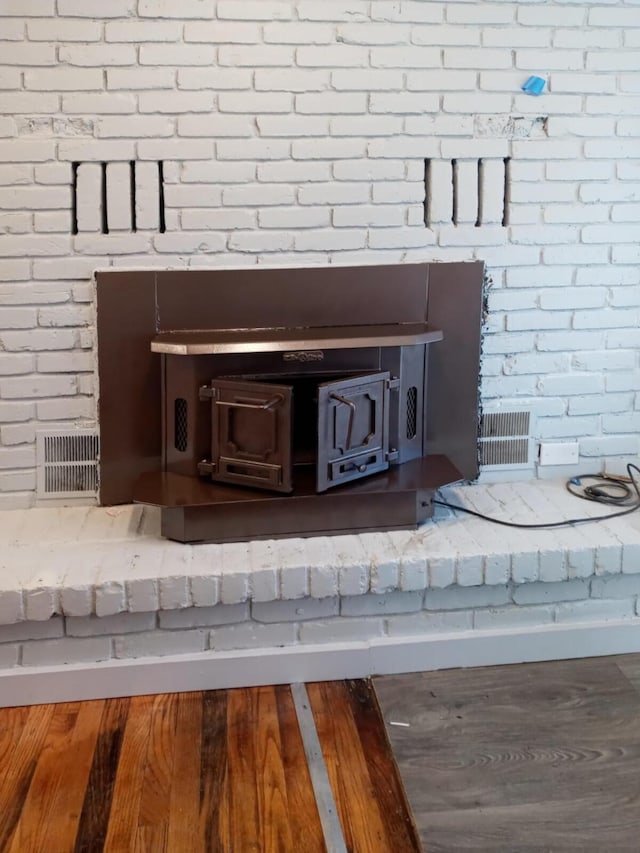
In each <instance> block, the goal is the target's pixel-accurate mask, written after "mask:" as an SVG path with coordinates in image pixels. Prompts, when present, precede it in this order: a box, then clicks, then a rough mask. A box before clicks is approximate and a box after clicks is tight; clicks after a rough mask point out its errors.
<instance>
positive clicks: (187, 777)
mask: <svg viewBox="0 0 640 853" xmlns="http://www.w3.org/2000/svg"><path fill="white" fill-rule="evenodd" d="M201 750H202V694H201V693H181V694H179V695H178V697H177V711H176V743H175V754H174V760H173V778H172V780H171V795H170V801H169V816H168V817H169V820H168V828H167V850H169V851H176V853H179V851H182V850H184V851H186V850H188V851H190V852H191V853H199V851H204V850H205V846H204V834H203V833H201V832H200V822H199V814H200V768H201V760H202V759H201Z"/></svg>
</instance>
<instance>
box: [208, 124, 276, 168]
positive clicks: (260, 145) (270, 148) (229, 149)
mask: <svg viewBox="0 0 640 853" xmlns="http://www.w3.org/2000/svg"><path fill="white" fill-rule="evenodd" d="M277 118H279V117H277ZM216 152H217V154H218V160H253V161H259V160H288V159H289V156H290V152H291V146H290V144H289V142H288V141H287V140H284V139H240V140H238V139H234V140H227V139H222V140H220V141H219V142H217V143H216Z"/></svg>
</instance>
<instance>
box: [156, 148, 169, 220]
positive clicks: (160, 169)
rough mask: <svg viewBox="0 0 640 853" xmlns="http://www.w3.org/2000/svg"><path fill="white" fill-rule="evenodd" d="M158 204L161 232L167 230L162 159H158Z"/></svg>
mask: <svg viewBox="0 0 640 853" xmlns="http://www.w3.org/2000/svg"><path fill="white" fill-rule="evenodd" d="M158 205H159V219H158V221H159V230H160V233H161V234H164V232H165V231H166V230H167V226H166V222H165V218H164V161H163V160H158Z"/></svg>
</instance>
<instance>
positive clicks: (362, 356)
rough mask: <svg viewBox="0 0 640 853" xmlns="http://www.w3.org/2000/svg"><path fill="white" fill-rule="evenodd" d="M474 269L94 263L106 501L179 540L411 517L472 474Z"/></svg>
mask: <svg viewBox="0 0 640 853" xmlns="http://www.w3.org/2000/svg"><path fill="white" fill-rule="evenodd" d="M483 280H484V272H483V266H482V264H480V263H471V264H441V265H440V264H431V265H427V264H421V265H400V266H383V267H329V268H310V269H299V270H295V269H280V268H278V269H261V268H254V269H245V270H239V269H235V270H213V271H182V272H169V271H162V272H153V271H148V272H105V273H98V274H97V291H98V300H97V306H98V365H99V379H100V429H101V464H100V500H101V503H103V504H111V503H120V502H126V501H130V500H136V501H142V502H145V503H151V504H155V505H159V506H161V507H162V532H163V534H164V535H166V536H167V537H169V538H171V539H176V540H178V541H183V542H195V541H237V540H244V539H247V538H263V537H278V536H292V535H298V536H310V535H318V534H323V533H338V532H339V533H344V532H353V531H363V530H378V529H394V528H395V529H397V528H407V527H413V526H415V525H416V524H418V523H419V522H420V521H423V520H424V519H426V518H428V517H429V516H430V515H431V514H432V503H431V499H432V495H433V493H434V491H435V490H436V489H437V488H438V487H439V486H441V485H443V484H445V483H448V482H453V481H455V480H459V479H462V478H467V479H470V478H474V477H475V476H476V475H477V423H478V408H477V399H478V372H479V352H480V323H481V312H482V293H483Z"/></svg>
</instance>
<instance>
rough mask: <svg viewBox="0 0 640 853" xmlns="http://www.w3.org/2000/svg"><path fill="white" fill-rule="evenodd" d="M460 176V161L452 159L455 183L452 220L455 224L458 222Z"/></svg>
mask: <svg viewBox="0 0 640 853" xmlns="http://www.w3.org/2000/svg"><path fill="white" fill-rule="evenodd" d="M459 178H460V173H459V171H458V161H457V160H452V161H451V183H452V185H453V192H452V200H451V201H452V203H451V221H452V222H453V224H454V225H457V224H458V201H459V199H458V191H459V187H458V180H459Z"/></svg>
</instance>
